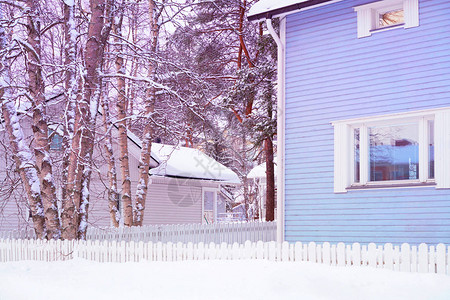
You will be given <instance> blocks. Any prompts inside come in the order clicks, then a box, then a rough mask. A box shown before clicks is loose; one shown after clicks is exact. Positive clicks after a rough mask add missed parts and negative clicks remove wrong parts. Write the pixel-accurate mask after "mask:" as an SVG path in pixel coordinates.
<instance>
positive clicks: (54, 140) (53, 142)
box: [48, 129, 63, 150]
mask: <svg viewBox="0 0 450 300" xmlns="http://www.w3.org/2000/svg"><path fill="white" fill-rule="evenodd" d="M48 136H49V137H50V149H51V150H62V143H63V138H62V136H61V135H59V134H58V133H57V132H56V131H54V130H52V129H49V130H48Z"/></svg>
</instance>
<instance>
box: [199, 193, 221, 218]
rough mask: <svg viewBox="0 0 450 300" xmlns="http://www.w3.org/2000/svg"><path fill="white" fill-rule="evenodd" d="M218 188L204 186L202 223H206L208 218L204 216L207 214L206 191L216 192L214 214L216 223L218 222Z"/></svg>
mask: <svg viewBox="0 0 450 300" xmlns="http://www.w3.org/2000/svg"><path fill="white" fill-rule="evenodd" d="M218 191H219V190H218V189H216V188H205V187H204V188H202V224H206V220H205V218H204V215H205V192H213V193H214V200H213V201H214V202H213V216H214V223H217V193H218Z"/></svg>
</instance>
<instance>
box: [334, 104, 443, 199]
mask: <svg viewBox="0 0 450 300" xmlns="http://www.w3.org/2000/svg"><path fill="white" fill-rule="evenodd" d="M408 119H413V120H415V121H417V120H419V121H420V122H421V123H422V125H421V126H419V128H422V129H419V141H426V140H427V137H428V131H427V130H424V128H426V123H427V121H428V120H430V119H434V161H435V166H434V180H428V179H427V177H428V174H427V173H428V168H424V167H421V168H419V180H411V181H409V180H399V181H389V182H388V181H386V182H377V183H376V184H375V183H370V182H369V181H368V178H367V177H368V174H369V172H368V166H365V165H364V164H363V163H361V169H360V184H358V185H360V186H367V187H370V185H372V187H376V185H383V187H384V188H386V185H389V184H391V185H392V186H393V187H394V186H395V187H398V186H399V185H400V186H402V185H403V186H408V184H410V183H412V182H414V183H427V182H430V181H434V183H435V184H436V186H435V187H436V188H437V189H450V107H447V108H439V109H428V110H421V111H416V112H406V113H396V114H390V115H383V116H374V117H365V118H357V119H349V120H339V121H334V122H332V125H333V126H334V192H335V193H346V192H347V190H348V188H349V187H351V186H352V184H353V183H354V152H353V149H354V147H353V146H354V145H353V143H354V139H353V129H354V128H356V127H359V128H360V139H361V141H363V140H367V138H368V137H367V135H368V130H367V126H365V124H370V125H373V124H376V123H377V122H379V123H380V124H389V123H396V122H397V123H398V121H404V120H408ZM368 151H369V149H368V145H364V143H361V145H360V155H361V157H368ZM427 164H428V151H427V149H426V145H425V143H423V142H422V143H419V165H422V166H426V165H427Z"/></svg>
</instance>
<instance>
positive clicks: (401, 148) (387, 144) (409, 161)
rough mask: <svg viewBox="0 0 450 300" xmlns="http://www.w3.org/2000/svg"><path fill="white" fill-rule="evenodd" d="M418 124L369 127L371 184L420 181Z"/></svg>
mask: <svg viewBox="0 0 450 300" xmlns="http://www.w3.org/2000/svg"><path fill="white" fill-rule="evenodd" d="M418 139H419V128H418V124H417V123H410V124H399V125H392V126H375V127H369V175H370V176H369V181H388V180H414V179H419V142H418Z"/></svg>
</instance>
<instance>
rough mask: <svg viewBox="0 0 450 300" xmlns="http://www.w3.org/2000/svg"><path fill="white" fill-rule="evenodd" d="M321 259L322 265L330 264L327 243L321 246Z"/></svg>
mask: <svg viewBox="0 0 450 300" xmlns="http://www.w3.org/2000/svg"><path fill="white" fill-rule="evenodd" d="M322 257H323V260H322V263H324V264H325V265H328V266H329V265H330V264H331V246H330V243H328V242H325V243H323V245H322Z"/></svg>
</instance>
